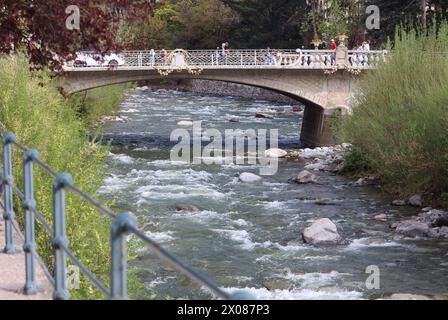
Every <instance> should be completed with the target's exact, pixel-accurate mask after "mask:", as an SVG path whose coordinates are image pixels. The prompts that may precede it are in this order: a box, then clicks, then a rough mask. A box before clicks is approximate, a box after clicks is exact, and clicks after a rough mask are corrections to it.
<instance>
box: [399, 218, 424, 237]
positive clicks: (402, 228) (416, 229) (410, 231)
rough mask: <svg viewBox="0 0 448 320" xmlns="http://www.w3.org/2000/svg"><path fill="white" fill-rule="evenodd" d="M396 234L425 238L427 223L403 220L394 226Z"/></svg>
mask: <svg viewBox="0 0 448 320" xmlns="http://www.w3.org/2000/svg"><path fill="white" fill-rule="evenodd" d="M396 231H397V233H398V234H400V235H403V236H406V237H427V236H428V235H429V231H430V228H429V226H428V224H427V223H423V222H419V221H416V220H405V221H403V222H400V223H398V224H397V225H396Z"/></svg>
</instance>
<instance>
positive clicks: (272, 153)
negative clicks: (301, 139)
mask: <svg viewBox="0 0 448 320" xmlns="http://www.w3.org/2000/svg"><path fill="white" fill-rule="evenodd" d="M287 154H288V152H286V151H285V150H282V149H268V150H266V151H265V152H264V156H265V157H267V158H284V157H286V155H287Z"/></svg>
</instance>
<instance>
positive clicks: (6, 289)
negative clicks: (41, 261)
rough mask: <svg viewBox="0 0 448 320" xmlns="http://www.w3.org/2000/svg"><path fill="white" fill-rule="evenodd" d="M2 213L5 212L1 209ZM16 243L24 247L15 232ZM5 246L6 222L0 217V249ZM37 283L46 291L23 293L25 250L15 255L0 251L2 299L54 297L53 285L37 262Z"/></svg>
mask: <svg viewBox="0 0 448 320" xmlns="http://www.w3.org/2000/svg"><path fill="white" fill-rule="evenodd" d="M0 214H1V215H3V213H2V212H1V211H0ZM14 243H15V244H16V246H17V247H19V248H22V246H23V242H22V240H21V239H20V237H19V236H18V235H17V234H16V233H14ZM4 247H5V222H4V221H3V218H1V217H0V249H1V250H3V248H4ZM36 277H37V283H38V285H39V287H40V288H42V289H43V290H44V291H43V292H42V293H39V294H36V295H30V296H27V295H24V294H23V293H22V289H23V286H24V284H25V255H24V253H23V252H21V253H19V254H14V255H7V254H4V253H3V251H1V252H0V300H50V299H52V292H53V291H52V287H51V284H50V283H49V282H48V280H47V278H46V277H45V275H44V273H43V271H42V269H41V268H40V266H39V265H38V264H37V263H36Z"/></svg>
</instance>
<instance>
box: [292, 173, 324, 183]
mask: <svg viewBox="0 0 448 320" xmlns="http://www.w3.org/2000/svg"><path fill="white" fill-rule="evenodd" d="M293 181H294V182H295V183H299V184H308V183H317V182H318V181H319V179H318V178H317V176H316V175H314V174H312V173H311V172H309V171H308V170H304V171H302V172H300V173H299V174H298V175H297V177H295V178H294V179H293Z"/></svg>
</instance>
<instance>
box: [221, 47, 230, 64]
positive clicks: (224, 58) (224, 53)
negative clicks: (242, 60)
mask: <svg viewBox="0 0 448 320" xmlns="http://www.w3.org/2000/svg"><path fill="white" fill-rule="evenodd" d="M228 49H229V43H228V42H224V43H223V44H222V45H221V58H222V64H224V65H227V63H228Z"/></svg>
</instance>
